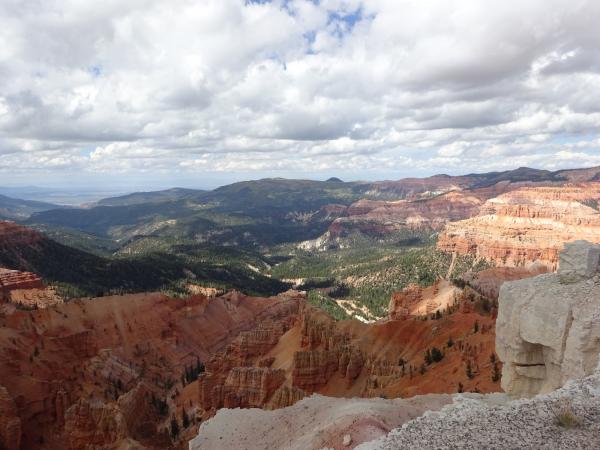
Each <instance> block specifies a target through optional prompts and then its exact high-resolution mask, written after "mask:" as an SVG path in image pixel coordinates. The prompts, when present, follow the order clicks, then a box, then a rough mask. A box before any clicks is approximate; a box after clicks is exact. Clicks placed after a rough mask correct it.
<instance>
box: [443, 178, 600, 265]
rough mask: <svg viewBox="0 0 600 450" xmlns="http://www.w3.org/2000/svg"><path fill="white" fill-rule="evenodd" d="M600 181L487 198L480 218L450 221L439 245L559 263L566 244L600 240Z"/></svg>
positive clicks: (524, 261)
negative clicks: (578, 240) (577, 240)
mask: <svg viewBox="0 0 600 450" xmlns="http://www.w3.org/2000/svg"><path fill="white" fill-rule="evenodd" d="M599 201H600V183H596V182H592V183H577V184H570V185H565V186H546V187H525V188H520V189H517V190H513V191H511V192H508V193H505V194H502V195H499V196H497V197H494V198H491V199H489V200H487V201H486V202H485V203H484V204H483V205H482V206H481V209H480V211H479V213H478V215H476V216H475V217H472V218H469V219H466V220H461V221H457V222H451V223H448V224H447V225H446V227H445V229H444V230H443V231H442V232H441V233H440V236H439V239H438V244H437V246H438V248H439V249H441V250H444V251H448V252H457V253H459V254H470V255H473V256H476V257H478V258H484V259H486V260H488V261H492V262H494V263H495V264H496V265H499V266H508V267H515V266H527V265H529V264H530V263H533V262H537V263H538V264H544V265H546V266H547V267H548V269H549V270H555V269H556V267H557V265H558V254H559V252H560V250H561V249H562V247H563V245H564V243H565V242H570V241H574V240H576V239H584V240H587V241H590V242H596V243H598V242H600V211H599V209H598V202H599Z"/></svg>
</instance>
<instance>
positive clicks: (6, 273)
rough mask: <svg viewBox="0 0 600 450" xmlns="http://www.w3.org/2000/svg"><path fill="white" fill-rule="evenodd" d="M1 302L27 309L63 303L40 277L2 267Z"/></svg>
mask: <svg viewBox="0 0 600 450" xmlns="http://www.w3.org/2000/svg"><path fill="white" fill-rule="evenodd" d="M1 301H7V302H10V303H14V304H17V305H21V306H24V307H26V308H47V307H48V306H52V305H57V304H59V303H62V302H63V300H62V299H61V298H60V297H59V296H58V295H57V294H56V292H55V291H54V289H52V288H49V287H46V286H44V283H43V281H42V279H41V278H40V277H39V276H38V275H36V274H34V273H31V272H21V271H18V270H11V269H6V268H2V267H0V302H1Z"/></svg>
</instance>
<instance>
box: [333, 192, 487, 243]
mask: <svg viewBox="0 0 600 450" xmlns="http://www.w3.org/2000/svg"><path fill="white" fill-rule="evenodd" d="M481 204H482V199H481V197H480V195H477V194H475V193H472V192H467V191H453V192H448V193H446V194H442V195H437V196H435V197H432V198H427V199H418V200H399V201H380V200H359V201H358V202H356V203H353V204H352V205H350V206H349V207H348V211H347V216H346V217H341V218H338V219H336V220H335V221H334V222H333V223H332V224H331V226H330V227H329V233H330V236H331V237H332V238H335V237H338V236H342V235H344V234H347V233H349V232H350V231H353V230H356V231H360V232H362V233H366V234H387V233H392V232H394V231H398V230H400V229H402V228H409V229H423V228H425V229H433V230H438V229H441V228H443V226H444V225H445V224H446V223H447V222H448V221H452V220H461V219H465V218H468V217H471V216H472V215H474V214H476V213H477V211H478V210H479V207H480V206H481Z"/></svg>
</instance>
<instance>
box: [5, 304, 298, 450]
mask: <svg viewBox="0 0 600 450" xmlns="http://www.w3.org/2000/svg"><path fill="white" fill-rule="evenodd" d="M298 304H299V299H298V298H295V297H293V296H284V297H272V298H255V297H247V296H244V295H242V294H239V293H231V294H229V295H226V296H223V297H218V298H215V299H210V300H209V299H207V298H205V297H201V296H196V297H192V298H190V299H187V300H181V299H170V298H168V297H166V296H164V295H161V294H136V295H126V296H114V297H103V298H99V299H93V300H87V301H81V300H75V301H71V302H69V303H66V304H61V305H57V306H55V307H53V308H47V309H43V310H42V309H40V310H33V311H26V310H11V311H8V313H7V312H6V311H5V313H0V380H2V384H3V385H4V387H5V388H6V392H7V394H8V395H9V396H10V397H9V398H14V399H15V403H16V406H17V411H18V416H17V417H16V418H17V419H20V423H21V428H22V436H23V442H22V443H21V448H23V449H34V448H35V449H37V448H40V442H42V441H43V442H44V444H43V448H45V449H48V450H58V449H61V450H62V449H65V448H86V447H85V445H88V447H87V448H90V447H89V446H93V447H94V448H102V446H112V447H117V446H119V445H129V446H135V445H138V444H139V445H141V446H146V445H148V446H150V447H151V448H172V447H173V446H176V445H178V443H177V442H171V440H170V438H168V437H167V436H168V430H166V428H165V427H168V426H169V421H170V417H171V416H174V417H175V418H176V419H177V420H178V421H179V424H180V427H181V426H182V420H181V417H182V408H183V406H185V409H186V411H187V413H188V414H189V416H188V417H191V418H192V419H191V424H193V423H194V422H193V420H194V417H195V415H196V410H197V409H198V408H199V402H198V393H197V392H198V386H199V384H198V382H197V381H194V380H193V379H189V378H188V379H186V378H185V374H186V370H188V372H189V367H190V366H196V365H197V364H198V363H199V362H200V361H210V359H211V357H212V356H214V355H215V354H217V353H219V352H220V351H223V350H224V349H226V348H229V350H228V351H229V353H228V354H230V355H232V357H233V358H234V360H235V361H236V362H238V363H243V362H244V361H245V360H248V355H254V354H257V356H256V357H255V358H254V357H252V358H251V359H252V362H254V361H257V360H259V359H264V358H262V357H260V356H258V354H262V353H265V352H267V351H268V349H269V348H270V347H269V346H270V345H272V343H273V342H274V341H275V342H276V340H277V339H276V337H275V338H273V336H277V335H279V336H281V335H282V334H283V333H284V332H285V331H286V329H287V328H286V327H288V326H289V324H290V317H292V316H294V315H295V314H296V313H297V310H298ZM259 324H264V325H265V326H268V327H269V328H268V330H269V331H268V332H264V329H262V330H261V331H257V332H254V333H253V332H252V331H253V330H255V329H256V328H257V326H258V325H259ZM269 324H270V325H269ZM240 334H242V335H241V336H240ZM238 336H239V340H238V341H236V343H235V344H234V345H232V346H230V344H232V342H233V341H234V340H236V338H237V337H238ZM207 367H210V364H208V363H207ZM260 371H262V372H264V374H263V375H261V377H257V376H251V375H248V376H247V377H246V378H242V377H241V376H240V377H238V378H237V380H238V381H239V382H237V384H236V378H235V377H234V376H233V375H232V376H231V378H230V380H229V381H228V382H227V383H226V381H227V380H226V379H227V375H229V372H227V373H226V374H225V379H224V380H223V384H224V385H225V384H226V385H227V389H228V390H227V389H226V393H227V394H228V395H227V398H228V402H230V403H229V404H234V403H235V402H234V399H237V398H239V399H240V400H236V402H237V403H239V404H240V405H246V404H248V405H252V404H254V403H256V402H259V403H262V402H263V400H262V399H263V398H264V397H265V396H266V397H269V396H270V395H272V393H273V392H275V391H276V390H277V388H278V387H279V385H280V381H281V373H280V372H279V371H277V370H276V368H275V369H270V368H266V367H265V368H262V369H260ZM257 380H259V381H257ZM263 380H264V382H263ZM246 381H247V382H248V385H247V386H245V387H244V382H246ZM261 389H263V390H262V391H261ZM184 402H185V403H184ZM3 405H4V404H3V402H2V401H0V411H1V412H0V436H4V435H3V434H2V433H5V430H7V429H13V430H14V429H15V428H14V426H13V425H11V427H12V428H10V427H6V426H5V424H6V423H7V422H6V420H5V419H4V418H5V415H4V411H5V410H6V408H5V407H4V406H3ZM161 414H164V415H161ZM165 422H166V423H165ZM11 423H12V422H11ZM187 431H190V432H192V433H193V431H194V430H193V427H191V426H190V427H189V428H188V430H182V439H185V436H186V435H185V433H186V432H187ZM19 434H20V433H19ZM136 442H137V444H136ZM157 443H158V444H157Z"/></svg>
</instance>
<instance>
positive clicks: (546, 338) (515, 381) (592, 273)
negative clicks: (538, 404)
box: [496, 241, 600, 397]
mask: <svg viewBox="0 0 600 450" xmlns="http://www.w3.org/2000/svg"><path fill="white" fill-rule="evenodd" d="M599 260H600V246H598V245H592V244H590V243H587V242H585V241H576V242H573V243H570V244H567V245H565V248H564V250H563V252H562V253H561V255H560V263H559V264H560V266H559V271H558V273H556V274H545V275H540V276H537V277H534V278H528V279H525V280H519V281H514V282H507V283H504V284H503V285H502V287H501V289H500V297H499V310H498V319H497V321H496V352H497V353H498V356H499V357H500V359H501V360H502V362H503V363H504V365H503V369H502V388H503V389H504V391H505V392H507V393H509V394H511V395H512V396H517V397H530V396H533V395H536V394H540V393H547V392H551V391H553V390H555V389H558V388H559V387H561V386H562V385H563V384H564V383H565V382H566V381H567V380H569V379H574V378H580V377H584V376H586V375H590V374H591V373H593V371H594V369H595V367H596V366H597V364H598V354H599V352H600V284H599V283H598V269H599V267H598V265H599Z"/></svg>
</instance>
